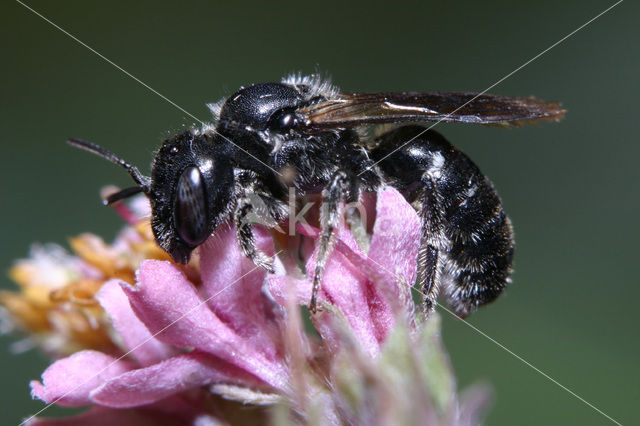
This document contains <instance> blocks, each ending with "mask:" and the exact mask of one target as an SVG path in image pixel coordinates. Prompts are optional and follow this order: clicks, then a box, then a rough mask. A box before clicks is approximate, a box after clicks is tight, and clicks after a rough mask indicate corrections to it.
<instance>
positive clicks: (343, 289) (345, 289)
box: [306, 221, 380, 356]
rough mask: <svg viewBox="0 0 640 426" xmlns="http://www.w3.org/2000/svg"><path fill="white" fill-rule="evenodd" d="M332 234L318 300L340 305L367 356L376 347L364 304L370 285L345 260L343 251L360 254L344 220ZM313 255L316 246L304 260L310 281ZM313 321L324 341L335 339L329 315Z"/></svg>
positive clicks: (333, 340) (374, 336) (313, 263)
mask: <svg viewBox="0 0 640 426" xmlns="http://www.w3.org/2000/svg"><path fill="white" fill-rule="evenodd" d="M335 233H336V237H337V238H336V239H337V240H338V242H337V243H336V249H335V250H333V252H332V253H331V256H330V257H329V260H328V262H327V265H326V267H325V271H324V276H323V279H322V290H321V291H320V301H321V302H322V301H327V302H329V303H330V304H331V305H333V306H336V307H338V308H340V310H341V311H342V313H343V314H344V316H345V318H346V319H347V321H348V322H349V324H350V325H351V328H352V329H353V332H354V334H355V335H356V336H357V337H358V339H359V341H360V343H361V344H362V346H363V348H364V349H365V350H366V351H367V352H368V353H369V354H370V355H371V356H376V355H377V354H378V353H379V350H380V347H379V342H378V336H377V335H376V330H375V328H374V323H373V321H372V319H371V312H370V307H369V303H368V299H369V295H370V288H369V287H370V286H369V285H368V284H367V281H368V280H367V276H366V275H365V273H364V271H362V270H361V268H359V267H358V266H356V265H354V263H352V262H351V261H349V260H348V258H347V257H346V256H345V255H344V252H345V251H348V252H353V253H355V255H356V256H360V257H363V254H362V252H361V251H360V248H359V247H358V244H357V243H356V241H355V240H354V239H353V236H352V235H351V232H350V231H349V229H348V228H347V227H346V225H345V224H344V221H341V223H340V225H339V226H338V227H337V228H336V231H335ZM316 255H317V248H316V251H315V252H314V254H313V256H312V257H311V259H309V261H308V262H307V274H308V276H307V278H308V280H309V281H311V278H312V276H313V271H314V269H315V258H316ZM310 296H311V294H310V293H309V295H308V297H307V299H306V300H307V301H308V300H309V299H310ZM307 303H308V302H307ZM314 322H315V325H316V328H317V329H318V332H319V333H320V334H321V335H322V337H323V338H324V339H325V340H327V341H328V342H337V341H339V338H338V336H336V335H335V333H336V330H334V329H333V327H332V323H331V321H330V319H329V316H327V315H316V317H315V318H314Z"/></svg>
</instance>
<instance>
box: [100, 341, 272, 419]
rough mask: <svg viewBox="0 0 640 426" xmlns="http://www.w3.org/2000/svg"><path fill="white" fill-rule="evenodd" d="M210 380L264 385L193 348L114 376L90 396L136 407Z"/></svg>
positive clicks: (103, 402)
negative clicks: (187, 351) (194, 350)
mask: <svg viewBox="0 0 640 426" xmlns="http://www.w3.org/2000/svg"><path fill="white" fill-rule="evenodd" d="M211 383H226V384H236V385H242V386H247V387H253V388H256V387H260V386H262V387H264V385H263V384H262V382H261V381H260V380H258V379H257V378H256V377H254V376H251V375H250V374H248V373H247V372H245V371H244V370H241V369H239V368H238V367H235V366H233V365H231V364H229V363H227V362H225V361H222V360H220V359H218V358H215V357H212V356H211V355H209V354H206V353H203V352H192V353H189V354H185V355H180V356H176V357H173V358H170V359H168V360H166V361H163V362H160V363H158V364H155V365H152V366H150V367H147V368H141V369H138V370H133V371H130V372H128V373H125V374H122V375H120V376H118V377H115V378H113V379H111V380H109V381H107V382H106V383H105V384H103V385H102V386H100V387H98V388H97V389H95V390H93V392H91V400H92V401H94V402H95V403H98V404H100V405H105V406H108V407H114V408H128V407H136V406H140V405H146V404H150V403H153V402H156V401H159V400H161V399H164V398H166V397H168V396H171V395H174V394H178V393H180V392H183V391H185V390H188V389H192V388H196V387H200V386H204V385H208V384H211Z"/></svg>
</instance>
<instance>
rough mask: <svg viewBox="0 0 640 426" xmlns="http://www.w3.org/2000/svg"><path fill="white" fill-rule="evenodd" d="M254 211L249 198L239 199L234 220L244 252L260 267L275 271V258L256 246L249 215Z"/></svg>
mask: <svg viewBox="0 0 640 426" xmlns="http://www.w3.org/2000/svg"><path fill="white" fill-rule="evenodd" d="M252 211H253V204H252V203H251V201H250V200H249V198H241V199H240V200H238V204H237V206H236V210H235V213H234V215H233V221H234V224H235V226H236V235H237V237H238V242H239V243H240V248H241V249H242V253H243V254H244V255H245V256H247V257H248V258H249V259H251V261H252V262H253V263H254V264H255V265H256V266H258V267H261V268H264V269H266V270H267V271H268V272H271V273H273V272H274V271H275V270H274V268H273V259H272V258H270V257H269V256H267V255H266V254H264V253H263V252H262V251H260V250H259V249H258V248H257V247H256V240H255V237H254V236H253V229H252V225H251V222H249V220H247V219H248V217H249V215H250V214H251V212H252Z"/></svg>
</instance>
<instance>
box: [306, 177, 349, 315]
mask: <svg viewBox="0 0 640 426" xmlns="http://www.w3.org/2000/svg"><path fill="white" fill-rule="evenodd" d="M346 199H350V200H351V199H356V200H357V199H358V195H357V185H356V184H355V181H354V180H353V179H349V176H348V175H347V173H346V172H344V171H338V172H336V173H335V174H334V175H333V176H332V178H331V181H330V182H329V185H327V187H326V188H325V189H324V190H323V191H322V206H321V207H320V226H321V228H322V230H321V234H320V242H319V245H318V255H317V257H316V268H315V270H314V272H313V289H312V291H311V301H310V302H309V310H310V311H311V312H312V313H315V312H316V311H317V299H318V291H319V290H320V283H321V280H322V274H323V272H324V268H325V266H326V264H327V260H328V258H329V254H331V249H332V246H333V244H332V243H333V238H332V237H333V231H334V229H335V228H336V226H338V222H339V219H340V211H339V210H340V209H339V206H340V202H341V201H344V200H346Z"/></svg>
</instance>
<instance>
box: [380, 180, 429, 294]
mask: <svg viewBox="0 0 640 426" xmlns="http://www.w3.org/2000/svg"><path fill="white" fill-rule="evenodd" d="M376 209H377V213H376V221H375V225H374V227H373V236H372V237H371V245H370V247H369V258H370V259H371V260H373V261H374V262H375V264H376V265H377V266H378V267H379V268H380V269H384V270H386V271H387V272H389V273H392V274H395V275H399V276H402V277H403V278H404V280H405V282H407V283H409V285H413V282H414V281H415V279H416V257H417V256H418V245H419V244H420V229H421V226H420V219H419V218H418V214H417V213H416V211H415V209H414V208H413V207H411V205H410V204H409V203H407V201H406V200H405V199H404V197H403V196H402V195H401V194H400V193H399V192H398V191H397V190H396V189H394V188H392V187H389V186H388V187H385V188H384V189H383V190H382V191H380V192H378V201H377V204H376ZM380 265H382V266H380Z"/></svg>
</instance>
